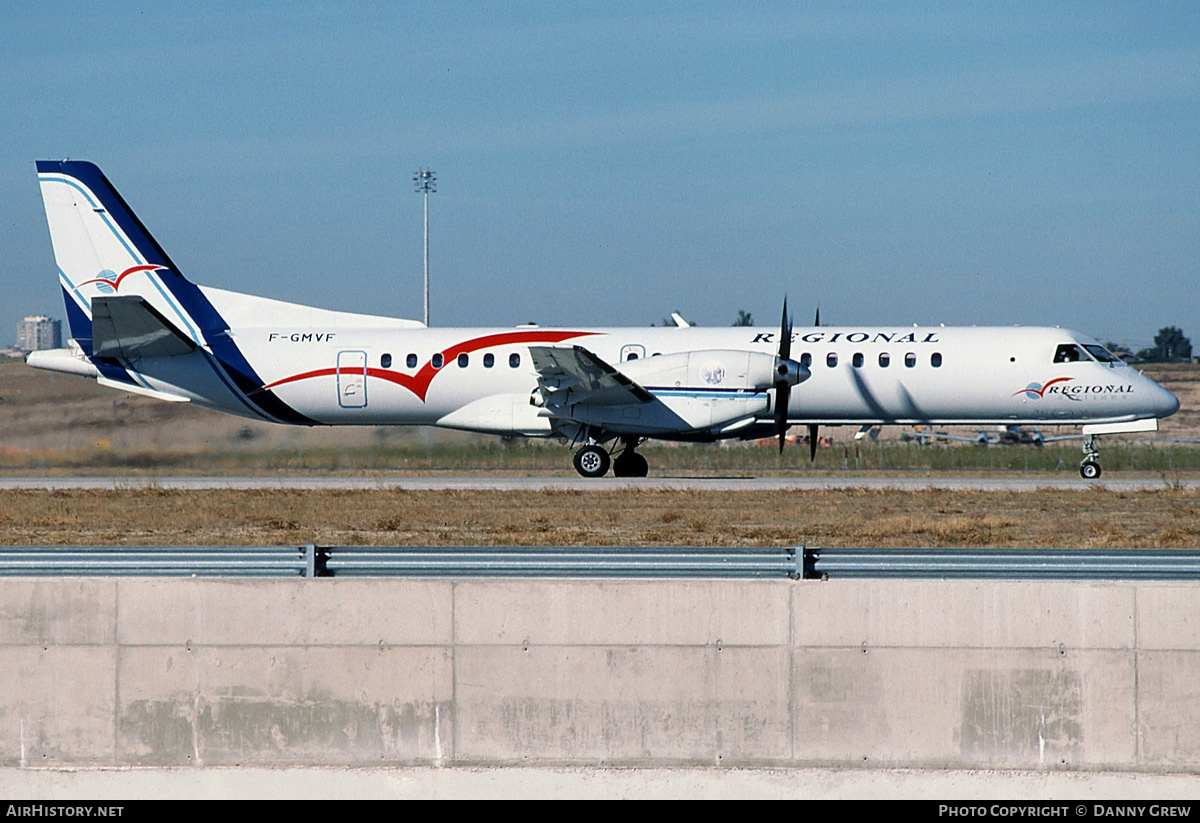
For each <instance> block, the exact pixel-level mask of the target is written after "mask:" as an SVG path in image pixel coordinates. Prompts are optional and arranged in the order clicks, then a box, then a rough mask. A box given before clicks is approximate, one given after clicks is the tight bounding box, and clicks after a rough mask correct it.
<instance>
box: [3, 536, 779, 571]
mask: <svg viewBox="0 0 1200 823" xmlns="http://www.w3.org/2000/svg"><path fill="white" fill-rule="evenodd" d="M800 573H801V561H800V551H799V550H798V549H796V548H792V547H782V548H778V547H777V548H754V549H719V548H718V549H713V548H694V547H681V548H638V549H630V548H621V547H604V546H597V547H583V548H576V547H559V546H530V547H526V546H513V547H469V546H457V547H429V546H417V547H408V546H387V547H366V546H329V547H323V546H316V545H313V544H309V545H307V546H254V547H248V548H209V547H198V548H189V547H183V546H143V547H131V548H119V547H112V546H110V547H101V546H61V547H53V548H47V547H24V546H20V547H3V548H0V577H6V576H7V577H14V576H53V575H61V576H112V577H121V576H127V577H145V576H150V577H155V576H176V577H180V576H184V577H186V576H192V575H198V576H206V577H207V576H214V577H301V576H302V577H619V578H639V577H642V578H651V577H678V578H683V577H697V578H722V577H724V578H758V577H791V578H798V577H799V576H800Z"/></svg>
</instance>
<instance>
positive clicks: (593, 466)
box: [574, 446, 612, 477]
mask: <svg viewBox="0 0 1200 823" xmlns="http://www.w3.org/2000/svg"><path fill="white" fill-rule="evenodd" d="M574 462H575V471H577V472H579V473H580V474H582V475H583V476H584V477H603V476H604V475H606V474H608V467H609V466H610V465H611V464H612V460H611V459H610V458H609V456H608V452H607V451H605V450H604V449H602V448H601V447H599V446H584V447H583V448H582V449H580V450H579V451H577V452H575V459H574Z"/></svg>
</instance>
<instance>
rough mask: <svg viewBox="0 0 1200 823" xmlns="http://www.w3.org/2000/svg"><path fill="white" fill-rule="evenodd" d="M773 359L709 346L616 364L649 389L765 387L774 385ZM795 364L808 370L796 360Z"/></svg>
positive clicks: (755, 389)
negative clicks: (704, 348) (702, 349)
mask: <svg viewBox="0 0 1200 823" xmlns="http://www.w3.org/2000/svg"><path fill="white" fill-rule="evenodd" d="M776 361H777V358H776V357H775V355H773V354H767V353H766V352H756V351H746V350H744V349H709V350H704V351H691V352H680V353H679V354H660V355H656V356H654V357H647V358H644V359H642V360H626V361H625V362H624V363H621V364H620V365H618V366H617V368H619V369H620V370H621V371H622V372H624V373H625V374H626V375H628V376H629V377H630V379H632V380H635V381H637V383H638V384H640V385H642V386H644V387H645V388H646V389H649V390H650V391H652V392H653V391H654V390H655V389H696V390H700V389H711V390H713V391H720V390H725V391H729V390H738V389H740V390H743V391H765V390H766V389H769V388H771V387H773V386H774V385H775V380H776V379H777V375H776ZM781 362H786V363H794V361H781ZM794 365H795V367H796V369H800V370H803V371H805V372H807V370H806V369H804V367H803V366H801V365H800V364H799V363H794ZM807 376H808V375H807V373H806V374H804V377H807ZM800 379H803V378H800ZM797 382H798V381H797Z"/></svg>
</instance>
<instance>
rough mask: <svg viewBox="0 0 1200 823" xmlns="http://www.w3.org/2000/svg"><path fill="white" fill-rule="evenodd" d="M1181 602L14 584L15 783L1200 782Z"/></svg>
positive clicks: (2, 586) (3, 756) (788, 586)
mask: <svg viewBox="0 0 1200 823" xmlns="http://www.w3.org/2000/svg"><path fill="white" fill-rule="evenodd" d="M1198 594H1200V589H1198V588H1197V587H1195V586H1188V585H1180V584H1153V583H1150V584H1132V583H1129V584H1079V583H992V582H962V581H951V582H901V581H887V582H876V581H845V582H841V581H830V582H815V581H810V582H788V581H778V582H741V581H738V582H726V581H636V582H598V581H464V582H450V581H442V580H432V581H413V580H378V581H372V580H327V579H318V580H294V581H247V582H240V581H238V582H229V581H217V580H174V579H170V580H146V579H138V580H110V579H102V580H87V579H82V580H81V579H68V580H4V581H0V766H17V765H29V766H41V765H48V766H70V765H148V766H168V765H169V766H180V765H238V764H254V765H267V766H276V765H413V764H415V765H447V766H449V765H472V764H514V763H517V764H523V765H536V766H546V765H555V764H565V765H570V764H589V765H591V764H611V765H640V766H647V765H650V766H661V765H671V764H700V765H707V764H712V765H727V766H735V765H744V766H798V765H859V766H862V765H867V766H913V767H938V766H955V767H1004V768H1038V767H1042V768H1055V769H1081V768H1082V769H1095V768H1105V769H1118V770H1121V769H1137V770H1149V771H1158V772H1172V771H1176V772H1177V771H1183V772H1188V771H1200V684H1198V682H1197V681H1198V675H1200V602H1198V600H1200V599H1198V597H1197V595H1198Z"/></svg>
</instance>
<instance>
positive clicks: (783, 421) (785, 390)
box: [775, 383, 792, 454]
mask: <svg viewBox="0 0 1200 823" xmlns="http://www.w3.org/2000/svg"><path fill="white" fill-rule="evenodd" d="M791 393H792V387H791V386H789V385H788V384H787V383H776V384H775V431H776V432H777V433H778V434H779V453H780V454H783V443H784V435H786V434H787V429H788V423H787V418H788V401H789V400H790V399H791Z"/></svg>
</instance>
